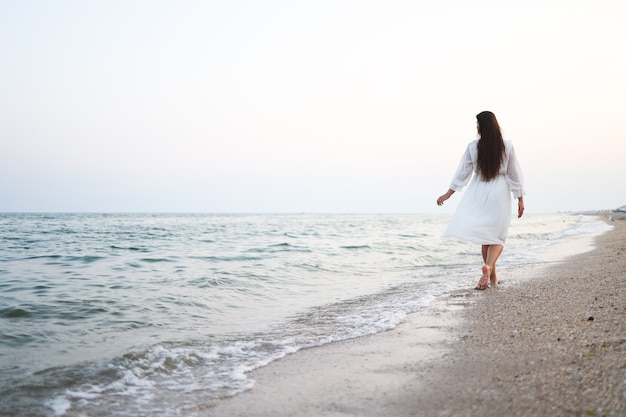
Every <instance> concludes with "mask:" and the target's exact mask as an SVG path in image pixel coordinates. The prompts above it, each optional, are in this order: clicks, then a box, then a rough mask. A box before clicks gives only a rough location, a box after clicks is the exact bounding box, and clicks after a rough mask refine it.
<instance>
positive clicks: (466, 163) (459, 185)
mask: <svg viewBox="0 0 626 417" xmlns="http://www.w3.org/2000/svg"><path fill="white" fill-rule="evenodd" d="M473 172H474V164H473V163H472V155H471V153H470V145H468V146H467V148H466V149H465V153H464V154H463V157H462V158H461V162H460V163H459V167H458V168H457V170H456V173H455V174H454V178H453V179H452V183H451V184H450V189H451V190H454V191H461V190H462V189H463V187H465V186H466V185H467V183H468V182H469V180H470V179H471V178H472V173H473Z"/></svg>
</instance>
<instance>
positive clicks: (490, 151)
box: [476, 111, 504, 181]
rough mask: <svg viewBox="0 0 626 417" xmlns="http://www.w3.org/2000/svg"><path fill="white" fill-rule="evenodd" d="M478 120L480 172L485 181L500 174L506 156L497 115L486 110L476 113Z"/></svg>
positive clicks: (478, 167)
mask: <svg viewBox="0 0 626 417" xmlns="http://www.w3.org/2000/svg"><path fill="white" fill-rule="evenodd" d="M476 120H478V134H479V135H480V139H479V140H478V166H477V167H476V169H477V171H478V174H480V176H481V177H482V179H483V181H491V180H493V179H494V178H495V177H497V176H498V172H499V171H500V164H501V163H502V159H503V158H504V139H502V132H501V131H500V125H499V124H498V120H497V119H496V115H495V114H493V113H492V112H490V111H484V112H481V113H478V114H477V115H476Z"/></svg>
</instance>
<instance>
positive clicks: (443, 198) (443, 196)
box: [437, 188, 454, 206]
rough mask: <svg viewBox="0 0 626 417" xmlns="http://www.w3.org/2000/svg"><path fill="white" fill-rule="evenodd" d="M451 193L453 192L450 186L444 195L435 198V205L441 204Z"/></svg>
mask: <svg viewBox="0 0 626 417" xmlns="http://www.w3.org/2000/svg"><path fill="white" fill-rule="evenodd" d="M452 194H454V190H453V189H452V188H450V189H448V192H446V193H445V194H444V195H442V196H440V197H439V198H438V199H437V205H438V206H442V205H443V202H444V201H446V200H447V199H449V198H450V197H451V196H452Z"/></svg>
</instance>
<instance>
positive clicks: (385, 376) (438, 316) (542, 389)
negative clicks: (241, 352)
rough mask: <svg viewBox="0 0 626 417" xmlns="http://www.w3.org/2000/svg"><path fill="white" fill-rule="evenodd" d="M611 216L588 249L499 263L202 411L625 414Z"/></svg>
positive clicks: (625, 292) (616, 234)
mask: <svg viewBox="0 0 626 417" xmlns="http://www.w3.org/2000/svg"><path fill="white" fill-rule="evenodd" d="M598 216H599V217H600V216H601V215H600V214H598ZM611 225H613V226H614V229H613V230H610V231H608V232H606V233H602V234H601V235H599V236H594V237H593V241H594V242H595V248H594V249H593V250H592V251H587V252H584V253H581V254H579V255H576V256H573V257H572V256H570V257H569V258H566V259H564V260H563V256H561V257H560V259H561V261H555V260H554V259H556V258H552V260H550V257H548V260H547V261H546V263H544V264H539V265H537V266H536V267H533V268H531V270H530V271H528V270H524V271H507V270H506V268H503V269H502V270H501V274H502V273H503V272H504V274H506V277H505V278H504V284H503V285H502V286H501V287H500V288H498V289H489V290H487V291H485V292H478V291H473V290H472V289H468V290H459V291H455V292H453V293H450V294H448V295H445V296H442V297H440V298H438V299H437V300H435V301H434V302H433V303H432V304H431V306H430V307H428V308H427V309H424V310H422V311H419V312H416V313H413V314H411V315H409V317H408V318H407V321H406V322H404V323H402V324H401V325H399V326H397V327H396V328H395V329H392V330H390V331H386V332H382V333H378V334H375V335H371V336H367V337H362V338H358V339H352V340H346V341H342V342H337V343H332V344H329V345H324V346H320V347H315V348H310V349H303V350H301V351H299V352H297V353H295V354H293V355H289V356H287V357H285V358H283V359H281V360H279V361H276V362H273V363H271V364H269V365H268V366H266V367H263V368H259V369H257V370H254V371H252V372H251V373H250V378H252V379H254V380H255V381H256V384H255V386H254V388H252V389H251V390H249V391H246V392H243V393H241V394H238V395H236V396H234V397H230V398H226V399H222V400H219V401H216V402H212V403H209V404H207V405H206V408H205V407H203V408H202V409H198V410H196V415H202V416H213V417H222V416H248V417H254V416H267V415H272V416H276V417H278V416H302V417H304V416H382V415H385V416H412V415H414V416H425V417H428V416H474V415H476V416H478V415H480V416H494V417H495V416H502V415H516V416H517V415H519V416H522V415H523V416H525V415H529V416H530V415H606V416H617V415H620V416H621V415H624V414H625V413H626V405H624V404H626V381H624V379H625V378H624V375H626V338H625V335H626V325H625V324H624V321H625V320H624V318H625V316H626V309H625V306H626V301H624V300H626V282H624V281H626V279H625V278H626V277H624V275H625V272H624V271H626V259H625V258H626V257H624V256H623V255H624V254H625V253H626V252H625V250H624V242H625V241H626V239H625V236H626V220H624V218H623V217H622V218H621V219H616V221H615V222H613V223H611ZM587 242H589V240H587ZM560 250H561V251H565V252H566V253H571V251H572V250H573V249H572V247H566V248H564V249H560ZM579 250H584V248H579ZM561 253H562V252H561ZM620 255H621V256H620ZM601 276H609V277H612V278H613V282H612V284H613V285H602V284H600V285H598V284H596V283H595V282H593V280H592V279H593V278H596V277H601ZM547 277H550V278H547ZM590 278H592V279H590ZM468 307H469V308H468ZM592 317H593V320H592V319H591V318H592Z"/></svg>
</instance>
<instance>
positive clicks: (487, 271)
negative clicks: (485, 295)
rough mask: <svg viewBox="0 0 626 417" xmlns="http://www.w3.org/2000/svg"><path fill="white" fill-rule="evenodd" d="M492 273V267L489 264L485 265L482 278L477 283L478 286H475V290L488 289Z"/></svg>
mask: <svg viewBox="0 0 626 417" xmlns="http://www.w3.org/2000/svg"><path fill="white" fill-rule="evenodd" d="M490 275H491V268H489V265H483V276H482V277H481V278H480V280H479V281H478V284H476V287H475V288H474V289H475V290H479V291H482V290H486V289H487V288H489V285H488V284H489V276H490Z"/></svg>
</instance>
